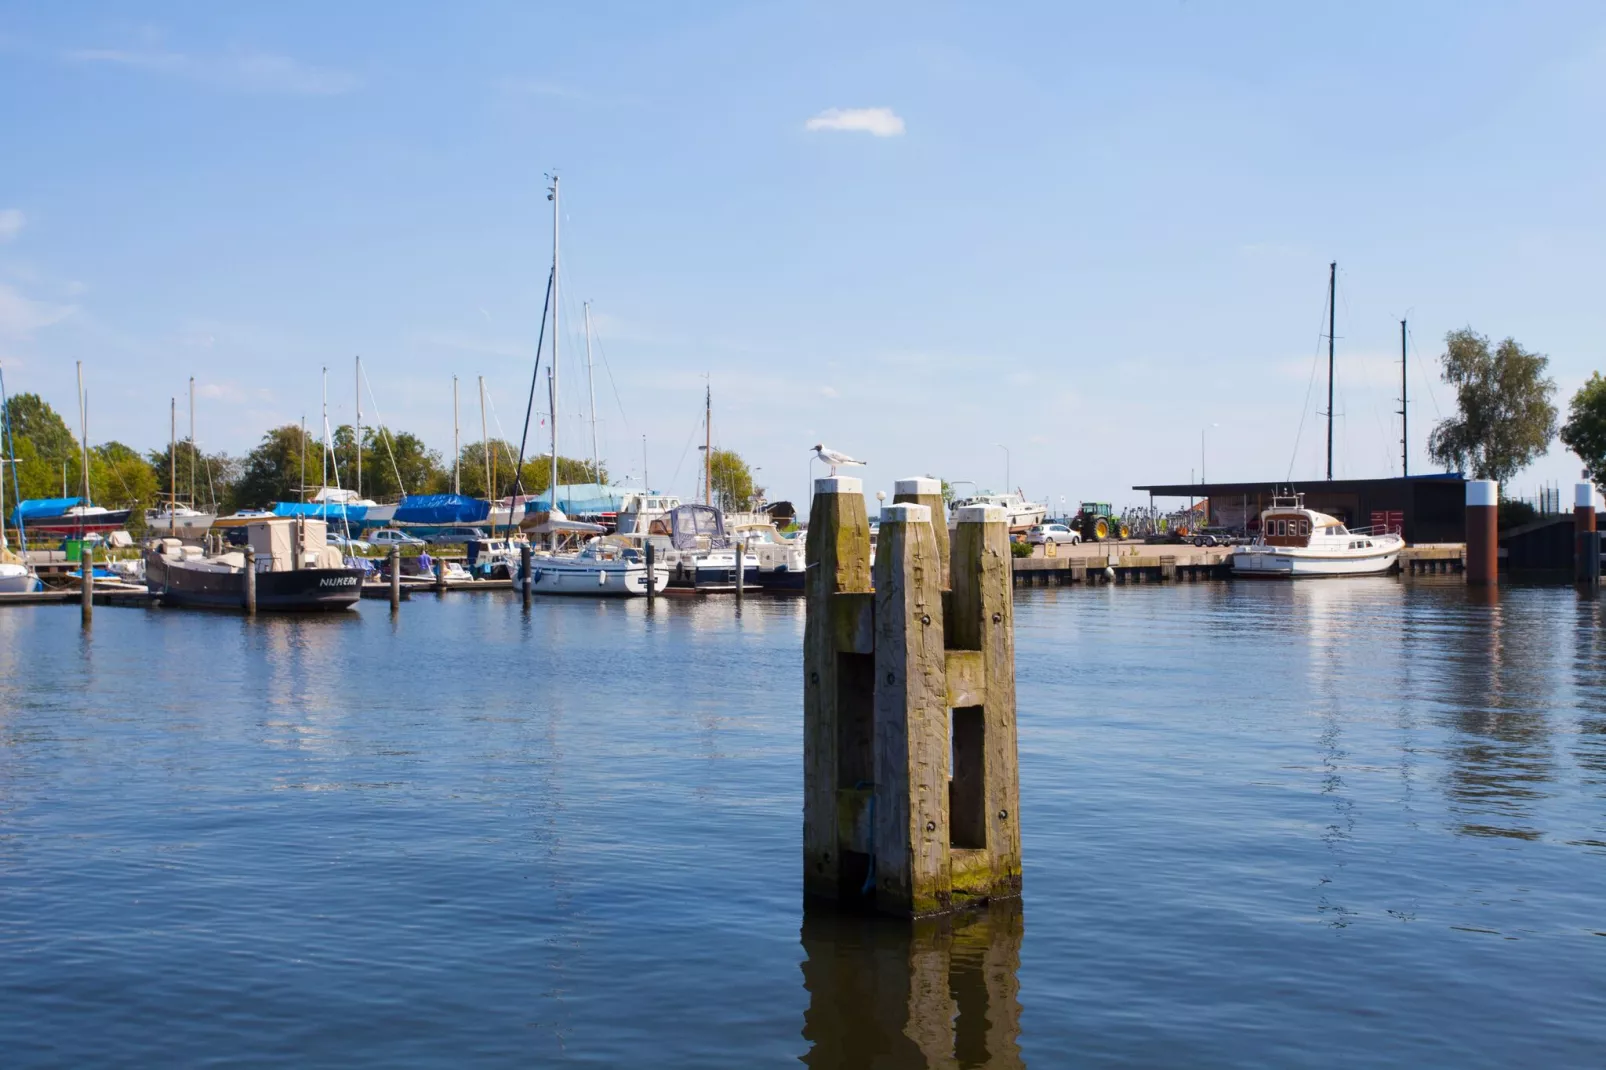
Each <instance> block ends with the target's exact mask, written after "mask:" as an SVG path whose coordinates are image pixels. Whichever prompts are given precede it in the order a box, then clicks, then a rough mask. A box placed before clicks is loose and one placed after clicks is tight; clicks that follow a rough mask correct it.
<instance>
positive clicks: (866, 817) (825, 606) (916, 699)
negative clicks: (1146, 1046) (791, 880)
mask: <svg viewBox="0 0 1606 1070" xmlns="http://www.w3.org/2000/svg"><path fill="white" fill-rule="evenodd" d="M925 489H926V488H920V492H923V491H924V490H925ZM910 493H915V491H913V490H911V492H910ZM938 496H939V498H940V487H939V491H938ZM957 519H958V528H957V531H956V534H955V539H954V544H953V546H952V547H951V550H952V555H951V558H950V560H949V562H948V565H949V567H948V568H947V569H945V568H944V567H943V557H942V554H941V552H940V549H939V542H938V536H937V531H936V528H937V527H938V526H940V525H941V524H942V514H941V512H940V511H938V512H936V513H933V510H932V508H931V506H929V505H925V504H919V503H913V502H899V503H894V504H893V505H891V506H888V507H886V508H885V509H884V510H883V511H882V514H881V538H880V542H879V544H878V548H877V550H876V563H875V576H874V581H875V586H874V593H873V594H872V592H871V590H870V582H869V581H870V575H869V573H870V568H869V523H868V520H867V518H866V516H865V509H864V497H863V492H862V490H861V486H860V482H859V480H857V479H849V478H840V477H833V478H830V479H823V480H818V481H816V483H815V494H814V502H813V505H812V507H811V509H810V513H809V533H808V572H807V576H806V579H805V592H806V596H807V618H806V624H805V628H804V689H803V691H804V728H803V739H804V804H803V805H804V815H803V865H804V882H803V883H804V893H805V895H806V896H808V897H810V898H814V899H826V900H832V901H835V902H837V903H839V904H842V905H845V906H852V907H862V906H868V907H872V908H873V909H875V910H877V911H880V912H882V913H887V914H894V915H899V916H903V917H920V916H925V915H931V914H940V913H943V912H944V911H947V910H949V909H951V908H952V907H955V906H960V905H967V904H973V903H979V902H983V901H986V900H989V899H995V898H1007V897H1011V896H1016V895H1019V894H1020V836H1019V833H1018V831H1017V828H1018V820H1019V819H1018V814H1017V811H1018V809H1019V796H1020V787H1019V776H1018V773H1017V766H1016V743H1015V666H1014V637H1013V628H1014V619H1013V612H1012V605H1011V594H1010V567H1009V565H1010V560H1009V534H1008V525H1007V523H1006V521H1005V517H1004V512H1003V510H1002V509H1000V508H998V507H996V506H974V507H967V508H965V509H962V510H960V513H959V515H958V518H957ZM945 576H949V577H951V579H952V591H951V593H945V592H944V590H943V588H944V582H943V581H944V577H945Z"/></svg>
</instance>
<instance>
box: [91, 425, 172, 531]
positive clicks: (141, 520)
mask: <svg viewBox="0 0 1606 1070" xmlns="http://www.w3.org/2000/svg"><path fill="white" fill-rule="evenodd" d="M89 489H90V493H91V494H92V495H93V497H94V499H95V501H96V503H97V504H100V505H106V506H111V507H113V508H116V509H128V510H131V512H130V513H129V515H128V531H129V534H131V535H133V536H134V537H135V538H138V537H139V536H141V535H142V534H144V531H145V510H146V509H148V508H150V507H151V506H154V505H155V504H156V503H157V501H158V500H159V498H160V495H161V492H160V491H159V490H158V489H157V483H156V474H155V473H154V472H152V471H151V466H150V464H149V463H148V462H147V461H146V460H145V458H143V457H141V456H140V455H139V453H138V452H137V451H136V450H134V449H133V448H131V447H129V446H125V445H123V444H122V443H121V442H107V443H103V444H102V445H99V446H96V447H95V448H94V449H92V450H90V451H89Z"/></svg>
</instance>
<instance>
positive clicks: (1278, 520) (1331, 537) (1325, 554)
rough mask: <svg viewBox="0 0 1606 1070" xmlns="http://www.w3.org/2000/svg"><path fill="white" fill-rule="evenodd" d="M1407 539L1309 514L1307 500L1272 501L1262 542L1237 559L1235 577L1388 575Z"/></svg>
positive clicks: (1265, 515)
mask: <svg viewBox="0 0 1606 1070" xmlns="http://www.w3.org/2000/svg"><path fill="white" fill-rule="evenodd" d="M1404 548H1405V539H1404V538H1403V537H1402V536H1400V535H1398V534H1396V533H1394V532H1391V531H1379V530H1375V529H1373V528H1357V529H1355V530H1351V529H1349V528H1348V527H1345V526H1344V524H1343V522H1342V521H1340V520H1338V519H1337V518H1335V517H1331V516H1328V515H1327V514H1326V513H1319V512H1317V511H1316V510H1314V509H1307V508H1305V497H1304V495H1302V494H1296V495H1292V496H1290V497H1276V498H1273V499H1272V504H1271V508H1269V509H1266V510H1265V511H1263V512H1262V513H1261V514H1260V536H1259V538H1257V539H1256V540H1255V542H1254V543H1253V544H1251V545H1249V546H1241V547H1239V548H1238V549H1237V550H1236V551H1235V552H1234V553H1233V555H1232V571H1233V575H1235V576H1264V577H1271V578H1283V579H1290V578H1296V577H1301V576H1369V575H1376V574H1377V573H1380V572H1387V571H1388V570H1389V569H1391V568H1393V567H1394V563H1395V561H1397V560H1398V559H1399V556H1400V551H1401V550H1403V549H1404Z"/></svg>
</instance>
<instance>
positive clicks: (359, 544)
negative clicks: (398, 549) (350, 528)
mask: <svg viewBox="0 0 1606 1070" xmlns="http://www.w3.org/2000/svg"><path fill="white" fill-rule="evenodd" d="M329 545H330V546H338V547H340V548H341V549H342V550H355V551H356V552H357V553H363V554H365V553H367V552H368V551H369V550H372V549H373V546H372V544H370V543H367V542H364V541H363V540H362V539H348V538H346V536H345V535H343V534H341V533H340V532H337V531H331V532H330V533H329Z"/></svg>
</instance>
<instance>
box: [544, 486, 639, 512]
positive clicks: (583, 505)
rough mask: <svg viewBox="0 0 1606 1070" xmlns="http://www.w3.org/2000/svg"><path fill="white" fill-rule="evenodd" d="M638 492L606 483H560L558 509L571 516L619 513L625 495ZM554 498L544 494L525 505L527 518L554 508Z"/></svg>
mask: <svg viewBox="0 0 1606 1070" xmlns="http://www.w3.org/2000/svg"><path fill="white" fill-rule="evenodd" d="M639 493H641V492H640V491H639V490H638V491H632V490H628V489H626V488H624V487H612V486H609V485H607V484H606V483H560V484H558V508H559V509H562V510H563V511H564V512H565V513H567V514H568V515H569V516H595V515H596V514H598V513H617V512H618V511H619V507H620V506H621V505H623V504H624V500H625V495H627V494H639ZM551 501H552V497H551V495H549V494H542V495H541V496H540V497H537V498H532V499H531V500H529V501H527V502H525V503H524V513H525V515H526V516H528V515H530V514H531V513H544V512H547V511H548V510H550V509H551V508H552V505H551Z"/></svg>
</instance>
